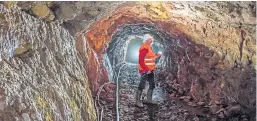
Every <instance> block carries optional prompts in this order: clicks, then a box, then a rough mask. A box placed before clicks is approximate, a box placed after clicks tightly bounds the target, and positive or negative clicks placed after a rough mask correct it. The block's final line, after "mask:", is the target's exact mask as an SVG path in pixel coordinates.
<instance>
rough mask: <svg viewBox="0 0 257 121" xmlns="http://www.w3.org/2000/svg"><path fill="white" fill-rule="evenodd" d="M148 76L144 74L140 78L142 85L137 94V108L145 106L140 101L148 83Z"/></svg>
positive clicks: (140, 84)
mask: <svg viewBox="0 0 257 121" xmlns="http://www.w3.org/2000/svg"><path fill="white" fill-rule="evenodd" d="M147 76H148V75H147V74H142V75H141V77H140V83H139V86H138V89H137V94H136V106H137V107H143V104H142V102H141V101H140V98H141V95H142V92H143V89H144V88H145V82H146V79H147Z"/></svg>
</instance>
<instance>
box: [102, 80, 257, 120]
mask: <svg viewBox="0 0 257 121" xmlns="http://www.w3.org/2000/svg"><path fill="white" fill-rule="evenodd" d="M156 80H158V79H156ZM120 81H121V83H120V91H119V98H120V99H119V100H120V101H119V111H120V112H119V116H120V120H121V121H250V120H251V121H253V120H254V119H250V117H249V115H248V114H244V112H243V111H242V107H241V106H240V105H236V104H235V105H229V106H228V105H225V104H219V105H209V104H207V102H194V101H193V100H192V99H191V97H190V96H183V95H180V94H178V93H176V92H175V91H174V92H172V93H169V92H168V91H167V90H166V88H165V87H164V85H165V84H160V83H159V82H157V84H156V85H157V87H156V88H155V90H154V94H153V100H154V101H155V102H157V103H158V105H145V107H144V108H137V107H135V106H134V105H135V95H136V90H137V85H138V84H139V81H138V80H134V82H131V80H130V81H129V80H127V79H121V80H120ZM147 88H148V87H146V89H145V90H144V92H143V94H142V95H143V96H142V100H143V99H144V98H146V91H147ZM101 104H103V106H104V112H103V113H104V115H103V117H102V120H103V121H114V120H115V117H116V111H115V102H114V101H110V102H105V101H101Z"/></svg>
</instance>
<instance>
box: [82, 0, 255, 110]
mask: <svg viewBox="0 0 257 121" xmlns="http://www.w3.org/2000/svg"><path fill="white" fill-rule="evenodd" d="M255 9H256V5H255V3H254V2H126V3H123V4H121V5H120V6H118V8H117V9H115V11H114V12H112V14H111V15H110V16H107V17H103V18H102V19H100V20H98V21H96V22H95V23H94V24H92V25H91V26H90V27H89V29H88V31H87V32H86V33H85V34H84V35H83V36H86V38H87V41H88V43H90V45H91V47H92V49H93V50H94V51H95V53H96V54H97V55H99V56H101V55H100V53H102V52H103V50H104V45H105V44H106V43H109V42H110V41H111V40H112V39H113V38H112V36H113V35H114V33H116V32H117V30H118V29H121V28H122V27H124V26H125V25H129V24H152V25H153V26H155V27H156V28H158V29H159V30H160V31H164V32H166V33H167V34H169V35H170V36H172V37H173V38H175V39H178V43H181V44H180V47H181V48H182V49H181V50H178V51H177V54H175V55H174V54H173V53H171V54H172V55H171V56H173V57H175V56H176V57H178V58H177V60H175V62H176V63H175V64H174V68H173V69H171V70H170V69H168V70H167V72H171V74H172V75H173V77H174V78H175V81H174V80H168V81H169V82H168V83H177V84H178V85H177V86H180V87H182V88H183V90H184V92H185V93H184V95H190V96H191V97H192V98H193V99H194V100H195V101H203V100H205V101H206V102H207V103H209V104H210V105H216V104H217V103H221V102H222V101H221V100H223V99H224V98H225V100H226V102H227V103H229V102H237V103H239V104H240V105H242V106H243V107H246V108H250V109H251V110H252V111H253V110H254V108H255V100H256V98H255V95H254V92H255V89H256V87H255V83H256V82H255V80H254V78H255V77H256V74H255V73H254V72H255V70H256V69H255V64H256V62H255V59H256V54H255V47H256V43H255V42H256V11H255ZM184 39H185V40H186V41H184ZM180 40H182V41H180ZM188 41H192V42H191V43H194V44H195V45H194V44H193V45H190V43H188ZM185 48H187V49H189V50H185ZM176 57H175V58H176ZM250 72H251V73H250ZM167 75H168V74H167ZM173 77H172V79H173ZM246 78H247V79H246ZM173 81H174V82H173ZM240 85H241V86H240ZM170 88H173V87H170ZM235 90H240V93H238V92H236V91H235ZM182 92H183V91H182ZM181 94H183V93H181ZM245 94H249V96H244V98H240V97H241V96H243V95H245ZM246 100H247V101H246Z"/></svg>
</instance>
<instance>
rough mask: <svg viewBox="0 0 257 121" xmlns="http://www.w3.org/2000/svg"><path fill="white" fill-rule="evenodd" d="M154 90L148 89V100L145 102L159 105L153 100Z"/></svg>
mask: <svg viewBox="0 0 257 121" xmlns="http://www.w3.org/2000/svg"><path fill="white" fill-rule="evenodd" d="M152 95H153V90H150V89H148V91H147V100H145V101H144V103H145V104H152V105H157V103H155V102H153V100H152Z"/></svg>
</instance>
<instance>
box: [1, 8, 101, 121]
mask: <svg viewBox="0 0 257 121" xmlns="http://www.w3.org/2000/svg"><path fill="white" fill-rule="evenodd" d="M0 15H1V18H0V23H1V26H0V35H1V39H0V51H1V53H0V80H1V81H0V120H1V121H15V120H20V121H30V120H32V121H36V120H37V121H42V120H44V121H57V120H58V121H60V120H65V121H81V120H84V121H93V120H95V119H96V114H95V109H94V105H93V99H92V95H91V90H90V88H89V84H88V83H89V82H88V77H87V75H86V74H85V73H84V72H85V69H84V66H83V62H82V61H81V56H79V54H78V52H77V51H76V46H75V40H74V38H73V37H72V36H71V35H70V34H69V32H68V31H67V30H65V29H63V28H62V27H61V26H60V25H58V24H53V23H46V22H44V21H42V20H40V19H37V18H35V17H32V16H31V15H28V14H27V13H25V12H22V11H20V10H19V8H17V7H12V8H11V9H6V8H5V7H4V6H3V5H2V4H1V5H0Z"/></svg>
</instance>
